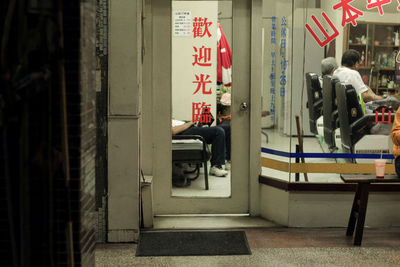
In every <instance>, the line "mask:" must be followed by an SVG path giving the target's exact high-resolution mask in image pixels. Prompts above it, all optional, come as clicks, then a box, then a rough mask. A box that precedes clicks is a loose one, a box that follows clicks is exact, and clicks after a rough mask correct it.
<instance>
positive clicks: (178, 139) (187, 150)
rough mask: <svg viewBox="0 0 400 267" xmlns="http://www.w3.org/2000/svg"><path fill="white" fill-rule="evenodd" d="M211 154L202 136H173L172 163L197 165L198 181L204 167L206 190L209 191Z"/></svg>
mask: <svg viewBox="0 0 400 267" xmlns="http://www.w3.org/2000/svg"><path fill="white" fill-rule="evenodd" d="M210 157H211V153H210V150H209V149H208V146H207V143H206V141H205V140H204V138H203V137H201V136H200V135H173V136H172V163H173V164H174V163H189V164H194V165H195V170H193V171H192V172H197V175H196V176H195V177H192V178H191V179H192V180H194V179H196V178H197V177H198V176H199V174H200V167H201V165H203V167H204V182H205V188H206V190H208V171H207V161H208V160H209V159H210Z"/></svg>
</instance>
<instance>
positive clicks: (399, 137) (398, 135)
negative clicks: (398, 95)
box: [390, 109, 400, 177]
mask: <svg viewBox="0 0 400 267" xmlns="http://www.w3.org/2000/svg"><path fill="white" fill-rule="evenodd" d="M390 136H391V137H392V141H393V156H394V158H395V161H394V167H395V169H396V173H397V176H398V177H400V109H397V111H396V116H395V118H394V123H393V128H392V132H391V135H390Z"/></svg>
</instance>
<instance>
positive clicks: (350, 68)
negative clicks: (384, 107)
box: [333, 49, 382, 111]
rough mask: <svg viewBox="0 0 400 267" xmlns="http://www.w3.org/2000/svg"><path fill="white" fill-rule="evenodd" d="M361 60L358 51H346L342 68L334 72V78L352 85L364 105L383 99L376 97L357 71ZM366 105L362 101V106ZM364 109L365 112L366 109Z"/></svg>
mask: <svg viewBox="0 0 400 267" xmlns="http://www.w3.org/2000/svg"><path fill="white" fill-rule="evenodd" d="M360 59H361V57H360V53H359V52H358V51H357V50H354V49H349V50H347V51H345V52H344V53H343V56H342V63H341V64H342V66H340V67H339V68H337V69H336V70H335V71H334V73H333V76H334V77H336V78H338V79H339V81H341V82H345V83H350V84H351V85H352V86H353V87H354V89H356V92H357V93H358V94H359V95H360V97H361V99H362V100H363V102H364V103H365V102H368V101H373V100H380V99H382V97H381V96H378V95H376V94H375V93H374V92H372V90H371V88H369V87H368V86H367V85H365V84H364V82H363V80H362V78H361V75H360V73H359V72H358V71H357V70H358V68H359V67H360ZM361 99H360V100H361ZM364 103H361V101H360V104H361V105H364ZM362 108H363V110H364V111H365V107H364V106H363V107H362Z"/></svg>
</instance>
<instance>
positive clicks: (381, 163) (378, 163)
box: [375, 159, 386, 179]
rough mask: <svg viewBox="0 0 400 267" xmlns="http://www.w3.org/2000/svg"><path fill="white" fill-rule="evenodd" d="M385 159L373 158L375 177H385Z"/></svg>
mask: <svg viewBox="0 0 400 267" xmlns="http://www.w3.org/2000/svg"><path fill="white" fill-rule="evenodd" d="M385 165H386V160H385V159H376V160H375V171H376V178H381V179H382V178H384V177H385Z"/></svg>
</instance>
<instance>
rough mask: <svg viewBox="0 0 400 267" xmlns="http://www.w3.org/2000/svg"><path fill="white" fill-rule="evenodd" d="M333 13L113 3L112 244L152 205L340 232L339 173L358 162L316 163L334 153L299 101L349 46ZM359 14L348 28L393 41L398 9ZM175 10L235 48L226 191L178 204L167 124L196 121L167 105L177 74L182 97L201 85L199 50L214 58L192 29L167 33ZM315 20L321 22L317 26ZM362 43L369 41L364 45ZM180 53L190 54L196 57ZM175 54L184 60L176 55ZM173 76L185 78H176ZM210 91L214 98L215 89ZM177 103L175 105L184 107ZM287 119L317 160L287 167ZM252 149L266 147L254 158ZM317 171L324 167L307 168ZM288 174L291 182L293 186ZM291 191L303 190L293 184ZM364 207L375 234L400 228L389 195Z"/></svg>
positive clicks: (169, 211)
mask: <svg viewBox="0 0 400 267" xmlns="http://www.w3.org/2000/svg"><path fill="white" fill-rule="evenodd" d="M354 2H357V1H354ZM358 2H362V1H358ZM335 4H336V1H289V0H288V1H279V2H276V1H271V0H265V1H262V0H252V1H251V0H248V1H242V0H240V1H239V0H232V1H163V0H145V1H127V0H126V1H118V2H115V1H110V5H109V14H108V16H109V25H110V26H109V69H108V74H109V75H108V78H109V110H108V186H107V195H108V218H107V223H108V230H107V234H108V241H109V242H124V241H134V240H136V239H137V237H138V233H139V231H140V214H141V212H140V209H141V207H143V209H146V210H143V211H144V212H148V207H151V214H152V216H158V215H179V214H211V215H212V214H215V215H217V214H237V215H243V214H248V215H249V216H261V217H262V218H265V219H267V220H271V221H274V222H276V223H279V224H281V225H285V226H294V227H327V226H345V225H346V223H347V222H346V220H347V217H348V211H349V209H350V205H351V201H352V198H353V194H354V193H353V192H354V191H353V190H354V188H349V187H347V185H344V184H342V183H341V181H340V177H339V173H342V172H348V173H352V172H353V173H354V172H356V171H357V170H359V169H357V168H360V167H359V166H361V165H360V164H361V163H357V164H358V166H355V165H357V164H349V163H346V162H341V161H340V160H338V158H340V157H339V156H338V157H337V158H334V159H333V160H327V159H326V157H324V154H332V152H331V151H329V150H327V149H325V143H324V141H323V136H322V137H321V136H319V135H316V134H313V133H312V132H311V131H310V126H309V125H310V124H309V117H308V108H307V104H306V102H307V89H306V86H307V85H306V81H305V74H306V73H308V72H315V73H317V74H319V75H321V60H322V59H323V58H325V57H327V56H333V57H335V58H336V60H337V62H338V63H339V65H340V59H341V55H342V53H343V51H344V50H346V49H347V48H348V47H344V44H345V43H346V42H347V43H348V38H349V37H348V36H349V33H348V32H349V31H348V30H347V28H348V27H353V26H349V25H345V26H342V12H344V11H343V10H342V8H336V9H335V8H334V7H333V6H334V5H335ZM365 5H366V4H358V6H357V8H358V9H362V10H363V12H364V14H363V16H362V17H360V18H358V20H357V21H359V23H360V24H362V23H361V21H363V22H375V23H379V22H385V23H389V24H390V25H389V24H388V27H392V28H391V29H392V31H391V35H393V38H394V37H395V36H396V35H395V32H396V31H397V32H398V30H399V25H400V19H399V16H398V15H399V14H398V13H399V11H397V3H394V2H393V3H392V4H390V6H387V7H384V9H385V14H384V16H380V15H379V13H378V10H377V9H376V8H375V9H370V10H367V9H366V6H365ZM389 8H390V10H389ZM181 11H182V12H184V14H186V15H189V14H190V15H191V17H189V16H188V17H184V19H187V20H188V21H190V22H192V20H194V19H195V18H197V19H199V18H203V19H204V18H208V22H209V23H214V26H215V24H216V23H220V25H221V27H222V29H223V32H224V33H225V36H226V39H227V41H228V43H229V45H230V48H231V50H232V62H231V64H232V74H231V78H232V84H231V85H229V84H224V83H222V84H223V85H224V86H225V85H226V86H225V87H230V90H231V91H230V97H231V98H230V105H229V109H230V115H231V121H230V125H231V146H232V153H231V155H232V157H231V159H232V169H231V171H230V175H229V177H225V178H227V180H228V179H229V182H227V184H224V187H225V188H228V189H229V190H228V191H226V192H227V193H226V194H225V195H222V196H221V195H218V194H217V193H216V194H215V195H207V196H204V195H202V194H203V193H204V192H203V191H205V190H204V188H202V189H201V190H199V193H198V194H197V193H196V192H193V193H192V194H191V195H185V196H183V195H179V194H180V193H179V192H181V191H179V192H178V191H177V190H176V189H174V187H173V186H172V183H171V179H172V178H171V177H172V176H171V173H172V163H171V162H172V145H171V119H173V118H174V117H175V118H174V119H180V120H187V117H185V116H189V120H190V118H191V117H193V116H191V115H192V114H189V115H188V114H187V113H188V112H185V111H183V113H184V114H185V116H183V117H181V118H179V117H177V116H179V115H177V114H178V113H174V111H176V110H177V107H174V105H176V104H174V103H176V102H177V101H175V100H176V99H177V98H178V97H179V96H180V94H182V92H179V91H177V88H178V87H179V86H178V84H179V82H180V80H183V77H188V76H190V75H192V76H193V79H192V81H193V82H191V80H190V79H189V86H186V85H182V87H185V86H186V87H185V88H190V89H188V90H189V91H190V92H189V95H195V93H191V90H192V91H193V92H194V91H196V86H194V85H193V84H195V82H196V81H198V80H196V75H197V78H198V77H201V74H203V73H205V76H206V75H208V73H207V72H206V71H208V70H205V69H202V68H200V67H198V66H196V67H194V65H193V64H190V63H191V60H193V59H194V58H195V56H194V55H195V54H196V51H199V50H200V48H201V47H206V48H209V49H210V50H207V51H211V52H210V53H211V54H210V62H204V63H207V64H210V65H211V66H215V65H216V63H217V60H216V58H213V57H214V56H215V57H216V55H217V51H216V50H217V48H216V46H215V42H216V40H213V41H212V42H213V43H214V46H213V45H212V43H211V44H210V43H207V41H204V42H201V41H200V42H198V43H194V42H195V41H197V40H199V39H195V37H193V36H191V33H192V32H193V31H191V30H189V31H188V32H187V35H183V36H179V34H174V31H173V29H176V28H177V27H178V26H177V23H178V20H176V19H174V18H175V17H174V15H176V14H177V13H176V12H181ZM322 13H324V14H325V16H326V17H324V15H322ZM312 16H315V17H316V18H317V19H318V20H319V21H321V23H322V24H323V25H324V27H325V28H327V26H326V25H328V26H329V25H331V26H332V25H333V27H331V28H330V29H328V30H326V35H325V36H324V35H323V34H321V32H319V33H318V32H317V31H318V28H317V27H316V25H315V20H313V19H312ZM326 18H329V20H330V22H331V24H329V23H328V22H327V19H326ZM324 19H325V22H322V21H323V20H324ZM306 24H308V25H310V28H311V29H312V30H313V31H314V32H317V38H316V37H314V36H313V35H312V34H311V31H310V30H308V29H307V28H306V26H305V25H306ZM189 25H191V24H190V23H189ZM209 25H210V31H211V32H210V36H209V37H210V38H212V35H214V34H216V33H217V32H216V27H215V28H212V26H211V25H213V24H209ZM203 30H204V29H203ZM389 31H390V29H388V32H389ZM336 32H337V33H336ZM391 35H390V37H391V38H392V36H391ZM357 37H358V36H357ZM367 37H371V38H372V36H364V38H367ZM397 38H398V34H397ZM192 39H193V40H192ZM327 39H331V40H329V41H330V42H326V44H324V45H322V46H321V44H319V43H318V40H319V41H321V40H322V41H324V40H327ZM183 40H184V41H183ZM360 40H361V36H360ZM192 41H193V43H191V42H192ZM372 41H375V40H372V39H371V42H372ZM360 42H361V41H360ZM361 45H363V44H362V43H360V45H359V46H357V47H362V46H361ZM188 46H193V47H194V48H193V50H192V47H189V48H188ZM365 46H367V44H365ZM387 46H389V44H388V45H387ZM390 46H391V48H392V47H393V49H396V43H395V40H393V45H391V44H390ZM185 49H188V50H185ZM385 49H386V48H385ZM393 49H392V50H393ZM184 51H191V52H192V53H193V54H192V53H189V54H184V53H185V52H184ZM377 51H378V50H377ZM393 51H394V50H393ZM397 51H398V43H397ZM212 53H214V54H212ZM365 53H366V54H367V50H366V51H365ZM384 53H389V52H385V51H384V52H381V54H382V55H383V54H384ZM198 56H199V55H198ZM382 57H383V56H382ZM188 58H190V59H191V60H189V61H187V62H189V64H188V65H187V68H188V69H187V70H185V66H186V65H184V66H183V67H182V66H180V67H177V64H178V65H179V64H180V63H181V61H185V60H184V59H188ZM185 64H186V63H185ZM215 67H216V66H215ZM367 67H368V66H365V69H366V68H367ZM179 68H180V69H179ZM189 68H190V69H189ZM387 68H389V67H387ZM183 71H188V72H183ZM203 71H204V72H203ZM387 71H388V73H386V74H385V75H386V76H387V77H388V76H389V75H392V73H390V71H392V69H391V67H390V69H388V70H387ZM393 71H395V68H394V67H393ZM177 73H178V75H177ZM180 73H182V75H184V76H182V78H181V79H180V78H179V74H180ZM213 75H214V76H213ZM209 76H210V80H211V82H212V83H213V84H216V80H215V79H216V77H215V74H213V72H212V71H211V72H210V74H209ZM190 83H193V84H190ZM389 84H390V83H389ZM207 86H208V83H207ZM225 87H224V88H225ZM396 88H397V87H393V88H388V90H387V91H389V89H390V91H391V92H393V93H394V92H395V91H396ZM200 89H201V88H200ZM208 89H209V88H208V87H207V89H206V90H205V92H206V93H208V92H211V93H210V95H212V94H215V99H219V98H218V97H219V96H218V87H216V86H214V85H213V86H211V87H210V90H209V91H208ZM219 90H223V89H221V87H219ZM203 93H204V92H203ZM207 97H208V95H207ZM188 98H189V97H188ZM174 99H175V100H174ZM185 99H186V98H185ZM185 99H183V100H179V101H178V103H179V102H180V103H181V104H182V105H183V102H184V100H185ZM204 99H205V98H204ZM187 101H188V102H190V104H192V102H193V103H194V102H195V101H199V102H203V101H204V102H205V101H206V100H203V98H201V96H200V98H197V99H187ZM207 101H209V100H207ZM213 101H214V102H213V103H211V110H212V111H213V112H214V111H215V117H216V118H217V116H218V108H217V106H218V104H219V103H218V102H215V101H218V100H213ZM189 113H190V110H189ZM181 114H182V112H181ZM296 115H298V116H299V118H300V120H299V121H300V124H301V133H302V135H304V138H303V139H304V147H303V151H304V152H309V153H310V152H311V153H320V154H321V155H322V156H321V155H320V158H316V159H315V158H306V159H305V162H306V163H305V164H304V163H296V162H295V158H294V157H293V155H292V154H291V153H295V152H296V150H295V147H296V144H297V142H298V141H297V140H298V133H297V129H296V120H295V117H296ZM388 147H389V146H388ZM260 148H264V149H267V150H262V151H263V152H262V153H260ZM339 153H340V151H339ZM385 154H388V155H389V154H390V153H389V152H386V153H385ZM321 163H324V164H330V165H323V166H322V167H321V166H317V165H313V164H321ZM296 164H297V165H296ZM301 164H303V165H301ZM307 164H309V165H307ZM339 164H342V165H339ZM366 164H367V165H365V166H362V168H363V170H367V172H371V168H372V167H371V164H369V165H368V163H366ZM343 166H344V167H343ZM341 168H343V169H341ZM343 170H344V171H343ZM304 172H305V173H307V174H308V177H307V178H308V181H305V180H304V174H303V173H304ZM390 172H392V173H393V166H392V165H390V164H388V168H387V173H390ZM296 173H299V175H300V178H299V180H298V181H296ZM142 174H143V175H142ZM143 176H145V178H146V179H148V178H151V188H152V194H151V197H150V198H149V199H150V200H151V201H150V203H149V200H143V198H142V200H143V203H142V204H141V201H140V200H141V183H142V179H143ZM338 177H339V178H338ZM225 178H215V177H212V176H210V177H209V179H210V187H211V188H210V189H212V187H213V188H216V187H217V186H218V184H217V183H220V181H221V179H225ZM199 179H200V178H199ZM218 179H220V180H218ZM213 181H215V184H213V183H212V182H213ZM299 184H300V185H301V186H300V187H299V186H297V185H299ZM202 185H203V183H202ZM316 185H318V186H316ZM183 190H187V189H183ZM373 198H375V199H376V200H377V201H374V200H373V199H371V202H372V203H375V204H376V206H374V205H375V204H372V206H371V207H370V209H372V210H374V212H372V214H374V215H373V216H372V215H371V218H370V219H368V218H367V224H368V223H369V225H371V226H382V225H393V224H394V225H395V224H396V223H398V222H400V218H398V216H396V213H395V212H391V210H392V209H393V208H394V207H395V205H396V201H398V196H397V195H396V194H395V193H387V192H383V193H377V194H376V196H373ZM382 203H383V204H384V208H382ZM145 207H147V208H145ZM378 209H379V210H380V211H379V212H378V211H377V210H378ZM375 210H376V212H375ZM194 228H195V226H194Z"/></svg>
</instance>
